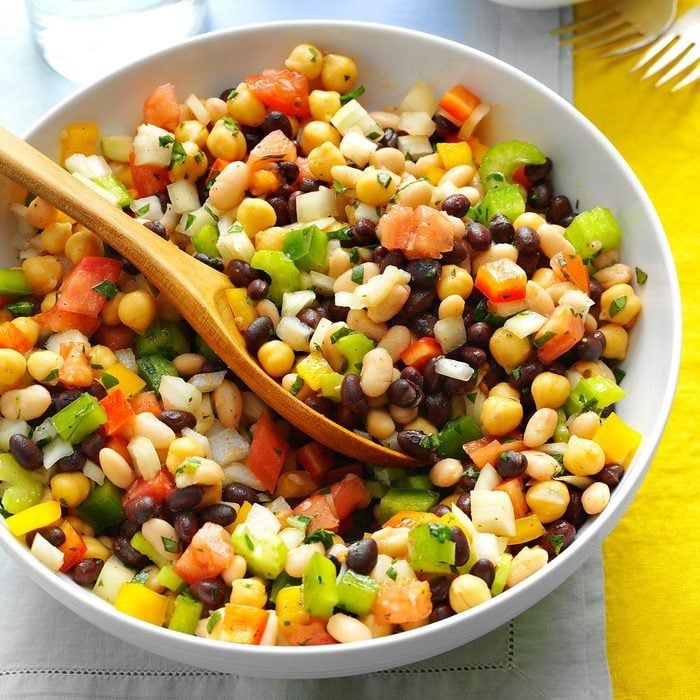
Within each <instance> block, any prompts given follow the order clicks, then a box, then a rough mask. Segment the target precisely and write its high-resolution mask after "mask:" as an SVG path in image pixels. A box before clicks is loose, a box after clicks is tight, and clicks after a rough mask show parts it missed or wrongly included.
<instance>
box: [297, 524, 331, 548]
mask: <svg viewBox="0 0 700 700" xmlns="http://www.w3.org/2000/svg"><path fill="white" fill-rule="evenodd" d="M314 542H320V543H321V544H322V545H323V546H324V547H325V548H326V549H328V548H329V547H331V546H332V545H333V533H332V532H328V530H324V529H323V528H319V529H318V530H314V531H313V532H312V533H311V534H310V535H307V536H306V539H305V540H304V543H305V544H313V543H314Z"/></svg>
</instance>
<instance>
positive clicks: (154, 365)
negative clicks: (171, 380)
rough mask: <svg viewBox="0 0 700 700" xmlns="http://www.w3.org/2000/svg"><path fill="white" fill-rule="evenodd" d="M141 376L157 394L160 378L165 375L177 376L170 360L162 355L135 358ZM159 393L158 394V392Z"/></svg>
mask: <svg viewBox="0 0 700 700" xmlns="http://www.w3.org/2000/svg"><path fill="white" fill-rule="evenodd" d="M136 364H137V365H138V366H139V372H140V374H141V376H142V377H143V378H144V379H145V380H146V383H147V384H148V386H149V387H150V388H151V389H152V390H153V391H155V392H156V394H158V389H159V388H160V380H161V379H162V378H163V377H165V376H166V375H167V376H169V377H179V376H180V375H179V374H178V373H177V370H176V369H175V366H174V365H173V363H172V362H170V360H166V359H165V358H164V357H163V356H162V355H148V357H140V358H139V359H138V360H136ZM158 395H160V394H158Z"/></svg>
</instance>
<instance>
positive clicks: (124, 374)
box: [104, 362, 146, 396]
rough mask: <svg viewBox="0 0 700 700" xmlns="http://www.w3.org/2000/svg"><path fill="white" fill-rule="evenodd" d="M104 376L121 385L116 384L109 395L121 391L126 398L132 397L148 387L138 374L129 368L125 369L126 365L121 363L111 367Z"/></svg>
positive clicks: (110, 389) (109, 390)
mask: <svg viewBox="0 0 700 700" xmlns="http://www.w3.org/2000/svg"><path fill="white" fill-rule="evenodd" d="M104 374H108V375H109V376H110V377H114V378H115V379H116V380H117V381H118V382H119V384H115V385H114V386H113V387H110V388H109V389H108V392H107V393H109V394H111V393H112V392H114V391H116V390H117V389H120V390H121V392H122V394H124V396H131V395H132V394H136V393H137V392H139V391H141V389H143V388H144V387H145V386H146V382H144V381H143V379H141V377H139V375H138V374H136V372H132V371H131V370H130V369H129V368H128V367H124V365H123V364H121V363H119V362H117V364H115V365H112V366H111V367H109V369H106V370H105V371H104Z"/></svg>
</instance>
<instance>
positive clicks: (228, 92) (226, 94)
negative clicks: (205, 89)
mask: <svg viewBox="0 0 700 700" xmlns="http://www.w3.org/2000/svg"><path fill="white" fill-rule="evenodd" d="M232 92H236V88H226V89H225V90H223V91H222V92H220V93H219V99H220V100H223V101H224V102H228V100H229V95H231V93H232ZM233 97H235V95H233V96H232V99H233Z"/></svg>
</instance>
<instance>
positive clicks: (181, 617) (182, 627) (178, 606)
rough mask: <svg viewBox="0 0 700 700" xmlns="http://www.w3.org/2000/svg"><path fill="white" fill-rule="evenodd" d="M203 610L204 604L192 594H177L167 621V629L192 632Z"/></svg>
mask: <svg viewBox="0 0 700 700" xmlns="http://www.w3.org/2000/svg"><path fill="white" fill-rule="evenodd" d="M203 610H204V606H203V605H202V604H201V603H200V602H199V601H198V600H195V599H194V598H193V597H192V596H190V595H186V594H181V595H179V596H178V597H177V598H175V607H174V608H173V614H172V617H171V618H170V622H169V623H168V629H169V630H175V632H183V633H184V634H194V633H195V630H196V629H197V625H198V624H199V620H200V618H201V617H202V611H203Z"/></svg>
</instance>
